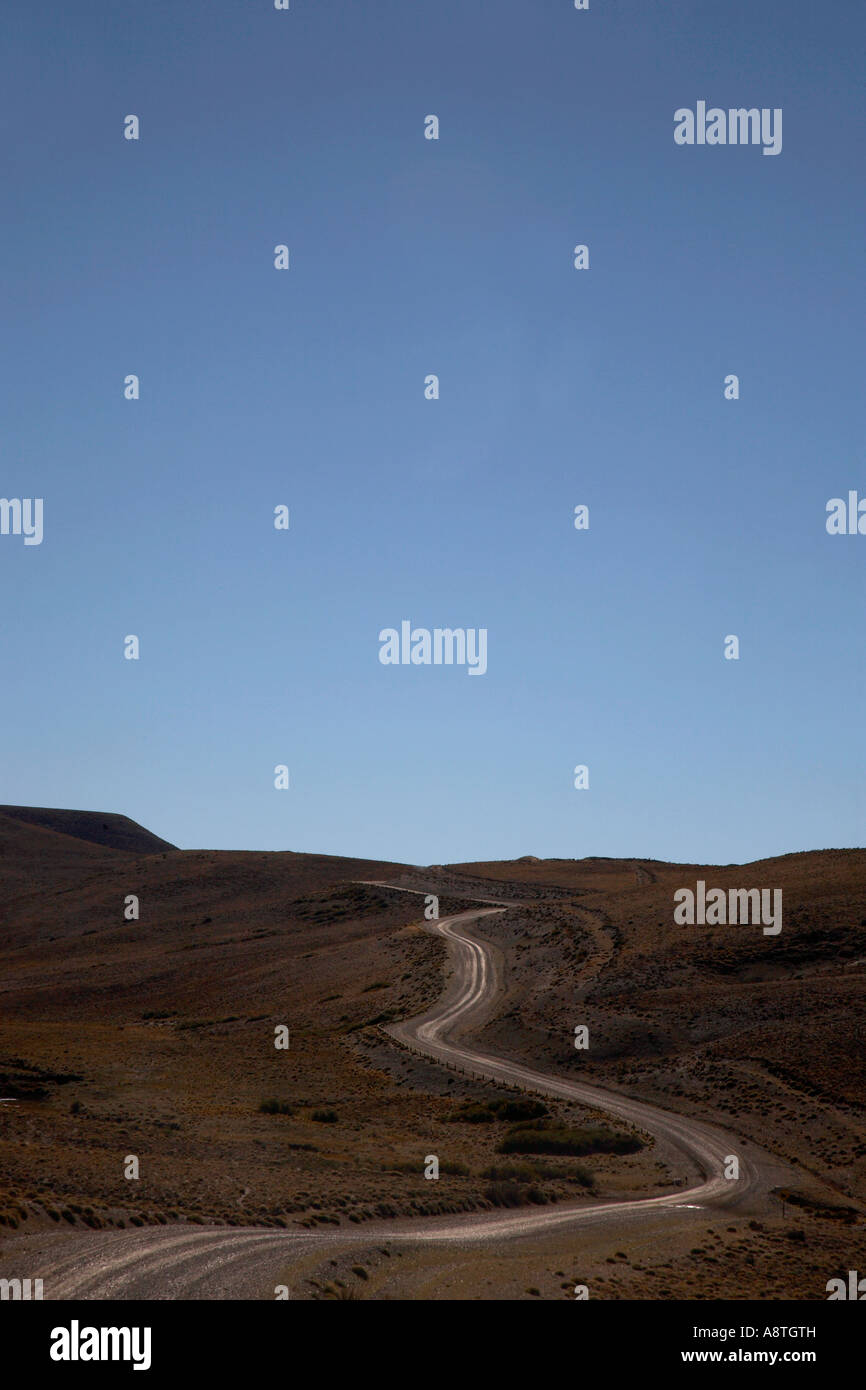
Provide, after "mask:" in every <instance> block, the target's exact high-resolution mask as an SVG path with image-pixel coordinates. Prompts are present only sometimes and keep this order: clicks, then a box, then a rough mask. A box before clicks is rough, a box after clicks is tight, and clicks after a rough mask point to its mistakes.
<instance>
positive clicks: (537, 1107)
mask: <svg viewBox="0 0 866 1390" xmlns="http://www.w3.org/2000/svg"><path fill="white" fill-rule="evenodd" d="M490 1109H491V1110H495V1111H496V1113H497V1115H498V1117H499V1119H500V1120H537V1119H539V1118H540V1117H541V1116H542V1115H546V1114H548V1109H547V1106H546V1105H544V1104H543V1103H542V1101H540V1100H524V1099H519V1100H494V1101H491V1102H490Z"/></svg>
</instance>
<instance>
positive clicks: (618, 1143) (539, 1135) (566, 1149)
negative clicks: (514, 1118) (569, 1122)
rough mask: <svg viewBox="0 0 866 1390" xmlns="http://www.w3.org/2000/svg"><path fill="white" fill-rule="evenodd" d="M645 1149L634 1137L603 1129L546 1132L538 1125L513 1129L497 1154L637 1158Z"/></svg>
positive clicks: (548, 1129) (560, 1127) (552, 1128)
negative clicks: (601, 1155)
mask: <svg viewBox="0 0 866 1390" xmlns="http://www.w3.org/2000/svg"><path fill="white" fill-rule="evenodd" d="M642 1148H643V1144H642V1142H641V1140H640V1139H638V1138H637V1137H636V1136H635V1135H632V1134H616V1133H614V1132H613V1131H612V1130H607V1129H602V1128H601V1127H600V1126H593V1127H587V1128H586V1129H568V1128H566V1127H565V1126H564V1125H550V1126H549V1127H544V1128H542V1127H541V1126H540V1125H539V1124H538V1123H537V1122H530V1123H529V1124H520V1125H513V1126H512V1128H511V1129H510V1130H509V1131H508V1133H507V1134H506V1135H505V1138H504V1139H502V1140H501V1141H500V1143H499V1145H498V1146H497V1150H496V1152H497V1153H501V1154H511V1153H523V1154H575V1155H577V1156H578V1157H582V1156H583V1155H585V1154H633V1153H637V1151H638V1150H639V1149H642Z"/></svg>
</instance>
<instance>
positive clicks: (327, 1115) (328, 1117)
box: [313, 1110, 338, 1125]
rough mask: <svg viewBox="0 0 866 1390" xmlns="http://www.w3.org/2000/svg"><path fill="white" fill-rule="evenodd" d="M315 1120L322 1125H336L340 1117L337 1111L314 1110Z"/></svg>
mask: <svg viewBox="0 0 866 1390" xmlns="http://www.w3.org/2000/svg"><path fill="white" fill-rule="evenodd" d="M313 1119H314V1120H315V1121H316V1122H317V1124H320V1125H335V1124H336V1123H337V1119H338V1116H337V1112H336V1110H314V1111H313Z"/></svg>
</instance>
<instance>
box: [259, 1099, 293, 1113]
mask: <svg viewBox="0 0 866 1390" xmlns="http://www.w3.org/2000/svg"><path fill="white" fill-rule="evenodd" d="M259 1113H260V1114H262V1115H294V1113H295V1107H294V1105H292V1104H291V1102H290V1101H287V1100H275V1099H274V1098H273V1097H271V1098H270V1099H269V1100H263V1101H262V1103H261V1105H260V1106H259Z"/></svg>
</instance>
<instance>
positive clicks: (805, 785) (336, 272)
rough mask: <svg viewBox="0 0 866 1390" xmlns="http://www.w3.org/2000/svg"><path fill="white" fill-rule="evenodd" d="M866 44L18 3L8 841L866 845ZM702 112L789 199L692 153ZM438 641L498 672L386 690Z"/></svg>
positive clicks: (662, 848)
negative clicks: (278, 257) (478, 644)
mask: <svg viewBox="0 0 866 1390" xmlns="http://www.w3.org/2000/svg"><path fill="white" fill-rule="evenodd" d="M864 35H866V18H864V13H863V8H862V5H861V4H859V3H854V2H853V0H850V3H848V2H847V0H846V2H845V3H841V2H840V3H837V4H835V5H833V6H831V7H821V6H818V5H814V4H811V3H805V0H784V2H783V0H763V2H762V3H761V4H759V5H756V4H755V3H754V0H730V3H727V4H725V5H717V4H710V3H688V4H687V3H684V2H683V3H676V0H664V3H654V2H653V0H591V7H590V10H589V11H588V12H585V13H583V12H577V11H575V10H574V9H573V7H572V5H571V4H570V3H569V0H531V3H530V0H522V2H521V3H517V0H495V3H494V2H493V0H490V2H489V3H488V2H487V0H436V3H430V4H424V3H421V2H420V0H414V2H413V3H411V4H407V3H406V0H375V3H374V0H370V3H367V4H361V3H353V4H349V3H335V0H292V8H291V9H290V10H289V11H288V12H285V13H284V12H276V11H275V10H274V9H273V7H272V6H271V5H270V4H269V0H245V2H244V3H240V0H239V2H238V3H226V2H225V0H209V2H208V3H204V0H191V2H190V3H186V4H184V5H178V4H176V3H174V2H173V3H166V2H165V0H151V3H148V4H147V5H125V6H116V5H112V4H110V3H108V0H105V3H100V4H95V3H83V4H80V5H77V6H75V7H71V6H68V5H65V4H61V3H59V0H54V2H49V3H46V4H41V5H25V4H24V3H22V2H21V0H19V3H18V4H15V5H13V6H12V7H11V9H10V11H9V18H8V23H7V34H6V41H5V43H4V52H3V55H2V58H0V73H2V88H0V90H2V98H0V101H2V106H3V114H4V127H5V138H4V140H3V142H2V156H0V157H2V161H3V171H2V173H3V187H4V190H5V194H6V211H5V216H4V237H3V250H2V289H0V293H2V304H3V323H4V330H5V343H6V349H7V351H6V353H5V354H4V358H5V365H4V367H3V371H2V373H0V392H2V421H3V424H2V469H0V495H3V496H5V497H7V498H12V497H37V496H38V497H43V498H44V508H45V521H44V526H45V535H44V541H43V543H42V545H41V546H31V547H25V546H24V545H23V540H22V538H21V537H16V536H12V535H7V536H0V581H2V585H3V592H4V595H5V601H4V603H3V607H2V615H0V633H2V643H3V654H4V679H3V681H2V685H0V714H2V719H3V727H4V731H5V737H4V754H5V755H4V758H3V778H2V797H0V800H2V801H5V802H11V803H21V804H28V805H55V806H71V807H83V808H87V809H99V810H109V811H117V812H122V813H124V814H127V815H130V816H132V817H133V818H134V819H136V820H139V821H141V822H143V823H144V824H145V825H147V826H149V827H150V828H151V829H153V830H154V831H155V832H156V833H158V834H160V835H163V836H165V837H166V838H168V839H170V840H172V841H174V842H175V843H177V844H178V845H180V846H182V847H185V848H192V847H211V848H238V849H247V848H248V849H253V848H260V849H295V850H312V851H320V852H327V853H332V854H357V855H364V856H371V857H378V858H390V859H400V860H407V861H409V862H413V863H433V862H443V861H448V860H464V859H475V858H511V857H514V856H518V855H521V854H530V853H532V854H537V855H542V856H561V857H566V858H581V857H583V856H584V855H591V854H601V855H613V856H619V855H635V856H648V857H649V856H652V857H655V858H663V859H679V860H685V861H698V862H733V861H738V860H746V859H754V858H759V857H763V856H766V855H771V854H777V853H783V852H786V851H789V850H801V849H811V848H822V847H827V846H850V845H862V844H863V843H864V833H863V825H864V812H866V795H864V790H863V787H864V761H866V760H864V753H866V739H864V727H866V718H864V670H866V663H864V621H866V620H864V580H863V571H864V564H866V537H862V536H845V537H830V536H828V534H827V532H826V530H825V507H826V503H827V501H828V500H829V499H830V498H832V497H836V496H843V497H844V496H846V495H847V492H848V490H849V489H859V490H860V493H861V495H866V468H864V428H863V425H864V420H863V415H864V391H863V351H862V322H863V311H864V273H863V260H862V228H863V225H864V221H866V208H864V192H863V179H862V150H863V140H864V95H863V86H862V82H861V80H860V75H859V62H860V54H861V53H862V48H863V40H864ZM698 100H707V101H708V102H709V104H710V105H713V104H716V105H718V106H720V107H722V108H728V107H739V106H746V107H751V106H756V107H760V108H763V107H770V108H776V107H781V108H782V110H783V113H784V120H783V132H784V136H783V149H782V153H781V154H780V155H778V156H777V157H770V158H768V157H765V156H763V155H762V153H761V150H760V148H753V147H731V146H728V147H720V148H710V147H706V146H705V147H703V148H700V147H690V148H689V147H679V146H677V145H675V143H674V140H673V129H674V111H675V110H676V109H677V108H680V107H687V106H688V107H691V108H694V107H695V105H696V103H697V101H698ZM130 113H134V114H137V115H138V116H139V118H140V121H141V138H140V140H139V141H137V142H133V141H127V140H125V139H124V138H123V121H124V117H125V116H126V115H127V114H130ZM428 114H435V115H437V116H438V117H439V120H440V138H439V140H438V141H428V140H425V139H424V118H425V116H427V115H428ZM280 243H285V244H287V245H288V246H289V248H290V256H291V268H290V270H288V271H282V272H281V271H277V270H275V269H274V266H273V259H274V247H275V245H277V244H280ZM578 243H585V244H587V245H588V246H589V248H590V269H589V270H588V271H576V270H575V269H574V268H573V265H572V248H573V247H574V246H575V245H576V244H578ZM128 373H136V374H138V375H139V377H140V381H141V399H140V400H138V401H127V400H125V399H124V396H123V381H124V378H125V376H126V375H127V374H128ZM429 373H436V374H437V375H438V376H439V377H440V384H441V385H440V389H441V395H440V399H439V400H438V401H428V400H425V398H424V379H425V377H426V376H427V375H428V374H429ZM728 373H737V374H738V375H739V378H740V391H741V396H740V399H739V400H738V401H726V400H725V399H724V396H723V382H724V378H725V376H726V375H727V374H728ZM279 503H285V504H286V505H288V506H289V507H290V509H291V527H290V529H289V531H288V532H277V531H275V530H274V528H273V521H272V518H273V508H274V507H275V506H276V505H277V504H279ZM578 503H585V504H587V505H588V506H589V507H590V529H589V530H588V531H586V532H577V531H575V529H574V527H573V511H574V507H575V505H576V504H578ZM407 618H408V619H410V620H411V621H412V622H413V624H414V625H417V626H419V627H426V628H430V629H432V628H434V627H437V626H441V627H465V628H470V627H475V628H479V627H484V628H486V629H487V630H488V670H487V673H486V674H485V675H484V676H483V677H479V678H470V677H468V674H467V672H466V670H465V669H462V668H459V667H451V668H449V667H433V666H430V667H424V666H421V667H389V666H383V665H381V664H380V662H379V660H378V653H379V641H378V634H379V631H380V630H381V629H383V628H387V627H399V625H400V622H401V620H403V619H407ZM129 633H135V634H136V635H138V636H139V638H140V641H141V659H140V660H139V661H137V662H136V661H126V660H124V657H123V639H124V637H125V636H126V635H127V634H129ZM729 633H735V634H737V635H738V636H739V638H740V643H741V657H740V660H739V661H726V660H724V658H723V643H724V638H725V636H726V635H727V634H729ZM280 763H285V764H287V765H288V767H289V769H290V778H291V786H290V789H289V790H288V791H276V790H275V789H274V785H273V779H274V767H275V765H277V764H280ZM578 763H583V764H586V765H588V767H589V769H590V787H589V790H587V791H576V790H575V789H574V787H573V778H572V770H573V768H574V766H575V765H576V764H578Z"/></svg>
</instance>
